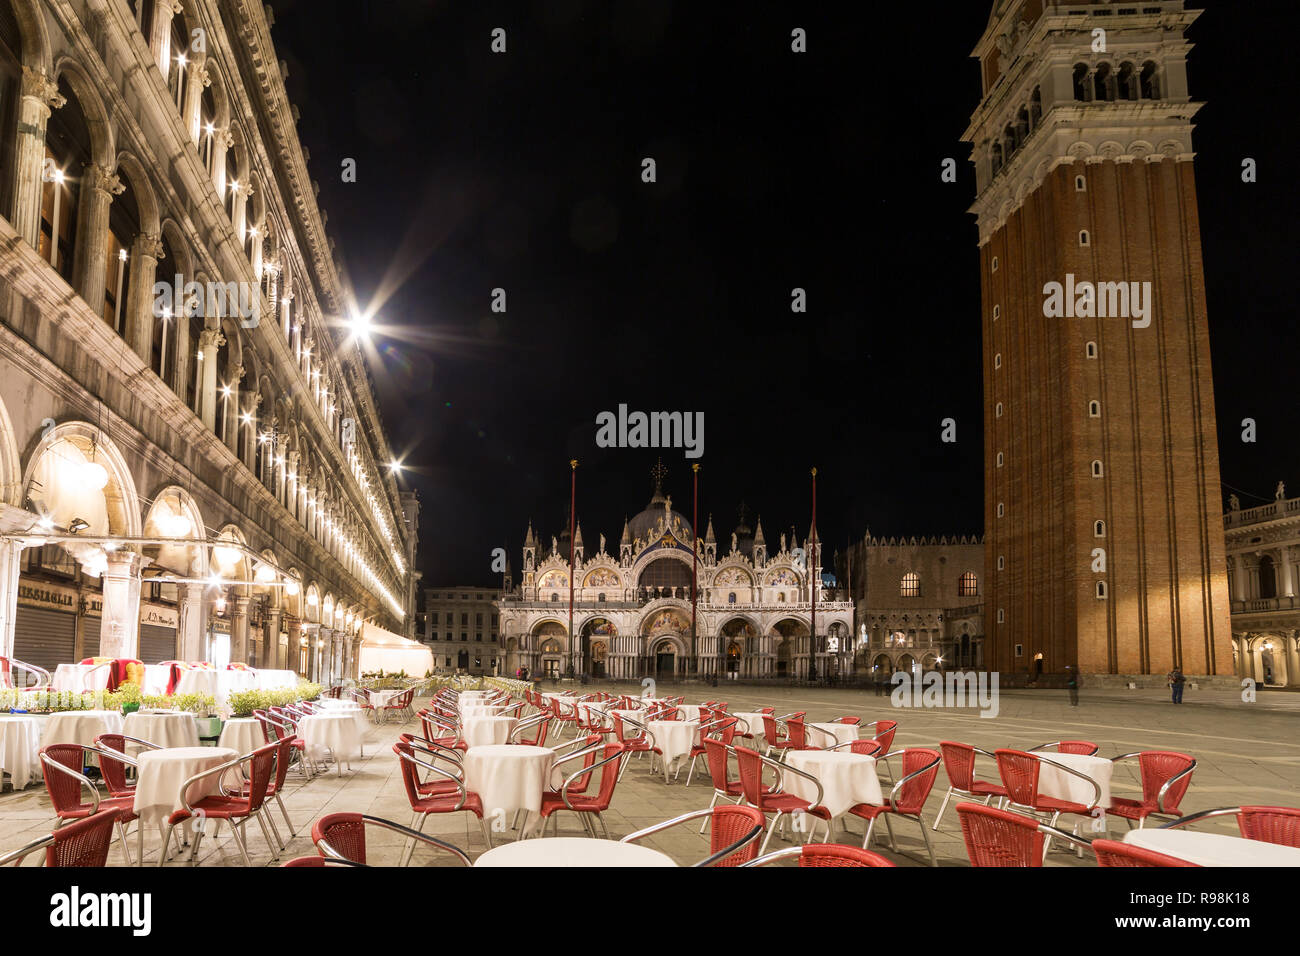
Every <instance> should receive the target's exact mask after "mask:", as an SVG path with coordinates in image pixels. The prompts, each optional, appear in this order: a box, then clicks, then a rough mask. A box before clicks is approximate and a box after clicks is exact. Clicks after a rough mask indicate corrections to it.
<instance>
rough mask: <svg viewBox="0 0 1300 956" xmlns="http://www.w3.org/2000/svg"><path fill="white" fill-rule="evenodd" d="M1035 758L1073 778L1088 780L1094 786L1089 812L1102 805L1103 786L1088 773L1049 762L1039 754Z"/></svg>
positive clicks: (1052, 761)
mask: <svg viewBox="0 0 1300 956" xmlns="http://www.w3.org/2000/svg"><path fill="white" fill-rule="evenodd" d="M1034 756H1035V757H1037V758H1038V759H1039V760H1041V761H1042V762H1043V763H1050V764H1051V765H1052V766H1053V767H1056V768H1058V769H1060V770H1064V771H1065V772H1066V773H1068V774H1070V775H1071V776H1074V777H1078V778H1079V779H1080V780H1087V781H1088V782H1089V783H1090V784H1092V790H1093V797H1092V803H1090V804H1088V809H1089V810H1092V809H1095V808H1096V806H1097V804H1099V803H1101V786H1100V785H1099V784H1098V783H1097V781H1096V780H1093V779H1092V777H1090V776H1088V775H1087V774H1086V773H1080V772H1079V771H1078V770H1075V769H1074V768H1073V767H1067V766H1066V765H1065V764H1063V763H1057V762H1056V761H1055V760H1049V759H1048V758H1047V757H1043V756H1040V755H1039V754H1035V755H1034Z"/></svg>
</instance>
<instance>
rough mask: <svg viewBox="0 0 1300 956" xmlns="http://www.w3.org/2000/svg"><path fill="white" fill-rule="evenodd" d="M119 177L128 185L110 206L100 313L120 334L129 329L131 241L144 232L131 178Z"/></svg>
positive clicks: (125, 185)
mask: <svg viewBox="0 0 1300 956" xmlns="http://www.w3.org/2000/svg"><path fill="white" fill-rule="evenodd" d="M118 179H119V181H120V182H121V183H122V185H123V187H124V189H123V191H122V193H121V195H119V196H117V197H116V198H115V199H114V200H113V202H112V204H111V205H110V206H109V207H108V235H107V237H106V242H105V246H106V249H105V257H104V258H105V266H104V304H103V307H102V309H101V310H100V314H101V315H102V316H103V318H104V321H105V322H107V323H108V324H109V325H111V326H112V327H113V330H114V331H115V332H117V334H118V335H123V336H124V335H125V334H126V330H127V302H128V301H129V300H130V295H131V289H130V285H131V281H130V280H131V263H130V262H129V261H128V259H129V258H130V250H131V244H132V243H133V242H134V241H135V237H136V236H138V235H139V234H140V210H139V208H138V207H137V206H136V201H135V191H134V190H133V189H132V188H131V180H130V178H129V177H127V176H125V175H121V174H120V173H119V176H118ZM132 324H133V325H134V323H132Z"/></svg>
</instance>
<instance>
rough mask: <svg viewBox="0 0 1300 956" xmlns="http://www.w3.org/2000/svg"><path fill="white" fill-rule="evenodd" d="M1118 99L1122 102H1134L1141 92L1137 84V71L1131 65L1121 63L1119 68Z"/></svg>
mask: <svg viewBox="0 0 1300 956" xmlns="http://www.w3.org/2000/svg"><path fill="white" fill-rule="evenodd" d="M1118 87H1119V98H1120V99H1123V100H1135V99H1137V98H1138V96H1139V94H1140V93H1141V92H1142V90H1141V86H1140V84H1139V83H1138V76H1137V70H1135V69H1134V68H1133V64H1132V63H1121V64H1120V66H1119V80H1118Z"/></svg>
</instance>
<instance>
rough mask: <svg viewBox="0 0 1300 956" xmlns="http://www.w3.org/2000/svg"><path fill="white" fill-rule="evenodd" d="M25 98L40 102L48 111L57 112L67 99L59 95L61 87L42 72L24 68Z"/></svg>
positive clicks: (23, 89) (23, 87)
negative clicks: (28, 97)
mask: <svg viewBox="0 0 1300 956" xmlns="http://www.w3.org/2000/svg"><path fill="white" fill-rule="evenodd" d="M22 91H23V96H30V97H32V98H33V99H36V100H38V101H39V102H40V103H41V105H42V106H44V107H46V108H47V109H52V110H57V109H59V108H60V107H61V106H63V104H64V103H66V102H67V99H66V98H65V97H63V96H61V95H60V94H59V85H58V84H57V83H55V82H54V81H53V80H51V79H50V78H49V77H48V76H46V75H45V74H44V73H43V72H41V71H40V70H34V69H32V68H31V67H30V66H25V67H23V84H22Z"/></svg>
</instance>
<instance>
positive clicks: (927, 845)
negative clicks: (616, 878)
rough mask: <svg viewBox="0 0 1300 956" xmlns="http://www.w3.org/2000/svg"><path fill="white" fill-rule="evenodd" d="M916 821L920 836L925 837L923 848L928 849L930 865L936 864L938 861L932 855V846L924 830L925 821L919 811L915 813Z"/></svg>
mask: <svg viewBox="0 0 1300 956" xmlns="http://www.w3.org/2000/svg"><path fill="white" fill-rule="evenodd" d="M916 822H917V825H919V826H920V828H921V836H923V837H925V848H926V849H927V850H929V851H930V865H931V866H938V865H939V861H938V860H936V859H935V857H934V846H933V845H932V844H931V843H930V834H929V832H928V831H927V830H926V826H925V821H924V820H922V819H921V815H920V814H919V813H918V814H917V815H916Z"/></svg>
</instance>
